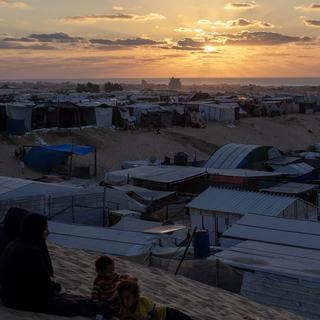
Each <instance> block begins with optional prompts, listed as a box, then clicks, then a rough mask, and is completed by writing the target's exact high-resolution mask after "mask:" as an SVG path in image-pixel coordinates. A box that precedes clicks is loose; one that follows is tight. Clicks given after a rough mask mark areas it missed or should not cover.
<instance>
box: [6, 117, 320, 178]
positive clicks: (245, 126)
mask: <svg viewBox="0 0 320 320" xmlns="http://www.w3.org/2000/svg"><path fill="white" fill-rule="evenodd" d="M41 137H42V138H43V139H44V140H45V141H46V142H47V143H49V144H60V143H72V142H73V143H76V144H89V145H94V146H97V150H98V172H99V179H101V178H102V177H103V175H104V173H105V171H106V170H113V169H119V168H120V163H121V161H123V160H140V159H147V158H150V157H151V156H156V157H158V158H159V159H161V160H163V159H164V157H165V156H169V157H171V158H173V157H174V155H175V154H176V153H177V152H180V151H184V152H186V153H187V154H188V155H189V159H190V160H191V161H192V160H193V159H194V155H195V153H196V154H197V159H198V160H206V159H207V158H208V156H209V155H210V154H212V152H214V151H215V150H216V148H218V147H219V146H222V145H224V144H226V143H252V144H262V145H272V146H275V147H278V148H280V149H281V150H283V151H286V150H289V149H306V148H308V147H309V146H310V145H311V144H313V143H316V142H320V115H300V114H295V115H289V116H282V117H275V118H248V119H241V121H240V122H239V123H238V124H237V125H236V127H235V128H229V127H227V126H226V125H225V124H221V123H209V124H208V126H207V128H205V129H192V128H181V127H172V128H167V129H164V130H162V131H161V134H160V135H156V134H155V133H154V132H150V131H146V130H142V129H140V130H136V131H132V132H128V131H123V130H111V129H95V128H90V129H83V130H76V131H72V132H60V133H45V134H41ZM35 139H36V136H34V135H31V136H26V137H23V138H11V137H6V136H0V151H1V157H0V175H5V176H15V177H26V178H36V177H40V176H41V174H40V173H35V172H32V171H30V170H28V169H26V170H25V174H22V173H21V169H20V165H19V162H18V161H15V159H14V156H13V152H14V149H15V147H16V146H18V145H23V144H25V145H34V144H35ZM74 163H75V165H88V164H93V157H92V156H86V157H76V159H75V160H74Z"/></svg>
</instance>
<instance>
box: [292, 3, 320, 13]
mask: <svg viewBox="0 0 320 320" xmlns="http://www.w3.org/2000/svg"><path fill="white" fill-rule="evenodd" d="M294 8H295V9H296V10H300V11H320V3H319V4H317V3H311V4H310V5H309V6H297V7H294Z"/></svg>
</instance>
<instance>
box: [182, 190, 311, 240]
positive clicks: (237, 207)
mask: <svg viewBox="0 0 320 320" xmlns="http://www.w3.org/2000/svg"><path fill="white" fill-rule="evenodd" d="M187 208H188V209H189V211H190V217H191V225H192V227H198V228H203V229H207V230H208V231H209V235H210V241H211V244H214V245H217V244H218V243H219V237H220V236H221V235H222V233H223V232H225V231H226V230H228V229H229V228H230V227H231V226H232V225H233V224H234V223H236V222H237V221H238V220H239V219H240V218H241V217H243V216H245V215H246V214H248V213H253V214H256V215H261V216H273V217H277V216H282V217H288V218H299V219H309V220H314V221H316V220H317V207H315V206H314V205H313V204H311V203H308V202H306V201H303V200H301V199H298V198H294V197H284V196H278V195H271V194H265V193H260V192H249V191H243V190H236V189H223V188H214V187H211V188H208V189H207V190H206V191H204V192H203V193H202V194H200V195H199V196H198V197H196V198H195V199H194V200H192V201H191V202H190V203H189V204H188V205H187Z"/></svg>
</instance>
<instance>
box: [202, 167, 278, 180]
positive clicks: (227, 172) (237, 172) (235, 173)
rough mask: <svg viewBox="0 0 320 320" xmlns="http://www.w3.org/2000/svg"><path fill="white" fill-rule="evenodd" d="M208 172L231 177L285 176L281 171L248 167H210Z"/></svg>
mask: <svg viewBox="0 0 320 320" xmlns="http://www.w3.org/2000/svg"><path fill="white" fill-rule="evenodd" d="M207 172H208V173H209V174H210V175H220V176H229V177H242V178H259V177H261V178H262V177H279V176H283V174H282V173H279V172H269V171H257V170H247V169H214V168H208V169H207Z"/></svg>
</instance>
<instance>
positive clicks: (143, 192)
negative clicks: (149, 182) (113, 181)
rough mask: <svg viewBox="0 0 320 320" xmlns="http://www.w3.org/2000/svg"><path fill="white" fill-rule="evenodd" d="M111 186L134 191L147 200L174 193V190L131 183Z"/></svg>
mask: <svg viewBox="0 0 320 320" xmlns="http://www.w3.org/2000/svg"><path fill="white" fill-rule="evenodd" d="M112 188H113V189H116V190H121V191H125V192H134V193H135V194H137V195H138V196H140V197H141V198H143V199H145V200H147V201H153V200H160V199H164V198H167V197H169V196H172V195H174V194H176V193H175V192H171V191H157V190H150V189H146V188H141V187H137V186H133V185H131V184H126V185H123V186H114V187H112Z"/></svg>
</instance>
